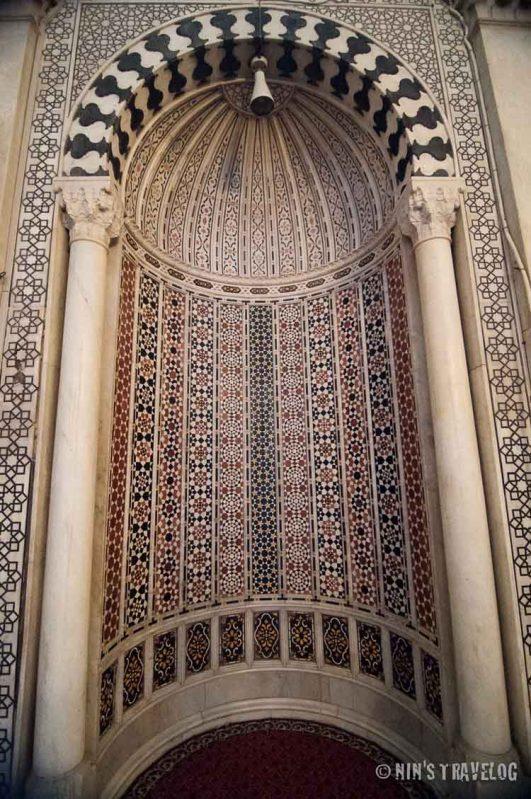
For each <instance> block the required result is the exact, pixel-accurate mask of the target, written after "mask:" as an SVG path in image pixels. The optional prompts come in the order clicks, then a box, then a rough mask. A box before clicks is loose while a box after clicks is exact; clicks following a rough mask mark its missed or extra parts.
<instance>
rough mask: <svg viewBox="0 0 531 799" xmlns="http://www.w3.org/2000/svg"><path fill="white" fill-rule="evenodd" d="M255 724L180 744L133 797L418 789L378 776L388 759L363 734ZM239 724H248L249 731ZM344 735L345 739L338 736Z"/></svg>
mask: <svg viewBox="0 0 531 799" xmlns="http://www.w3.org/2000/svg"><path fill="white" fill-rule="evenodd" d="M251 724H252V727H251V729H250V730H249V731H245V725H243V724H241V725H233V726H232V727H228V728H222V729H221V730H219V731H215V732H214V733H207V734H206V735H203V736H199V737H198V738H195V739H191V740H190V741H188V742H186V743H185V744H184V745H183V746H182V747H177V748H176V749H174V750H172V751H171V752H169V753H168V754H166V755H165V756H164V757H163V758H161V759H160V760H159V761H157V763H155V764H154V765H153V766H152V767H151V768H150V769H148V771H147V772H145V773H144V774H143V775H142V776H141V777H139V779H137V781H136V782H135V784H134V785H133V786H132V788H131V789H130V790H129V791H128V793H127V797H131V799H133V797H135V799H140V797H144V798H145V799H405V798H406V797H407V796H411V795H412V794H411V793H410V792H409V791H407V790H406V789H405V788H404V787H402V786H401V785H399V784H398V783H396V782H394V781H393V780H379V779H378V778H377V777H376V775H375V766H376V764H377V762H378V760H379V759H380V758H378V757H377V758H376V759H371V757H370V756H369V754H367V753H365V752H362V751H359V749H358V748H356V745H355V742H357V741H361V739H357V738H355V736H349V735H348V734H346V733H341V732H340V731H337V734H335V733H331V734H330V737H329V736H328V735H325V736H323V735H319V734H316V730H317V729H319V727H318V725H311V729H312V731H311V732H307V731H302V730H291V729H267V728H266V729H256V727H257V725H258V724H259V722H255V723H251ZM270 724H275V722H270ZM285 724H286V725H287V724H289V722H285ZM298 726H299V727H302V726H303V724H300V723H299V724H298ZM234 728H241V732H235V730H234ZM322 729H323V730H324V731H327V730H331V729H332V728H328V727H323V728H322ZM216 734H217V735H218V739H217V740H216ZM226 735H228V736H229V737H225V736H226ZM332 736H334V737H332ZM341 737H342V738H344V739H345V740H337V739H334V738H341ZM361 747H362V748H364V747H365V749H366V750H367V752H369V753H370V754H372V755H373V756H374V755H375V753H378V750H377V748H376V747H373V746H372V745H371V744H368V743H366V742H362V743H361ZM183 750H186V752H185V751H183ZM176 761H177V762H176ZM415 787H416V788H417V787H418V788H420V792H419V793H417V791H416V790H414V791H413V792H412V793H413V794H414V795H417V796H418V795H421V794H423V795H424V796H426V795H427V794H425V793H423V791H422V788H423V786H420V785H419V786H415Z"/></svg>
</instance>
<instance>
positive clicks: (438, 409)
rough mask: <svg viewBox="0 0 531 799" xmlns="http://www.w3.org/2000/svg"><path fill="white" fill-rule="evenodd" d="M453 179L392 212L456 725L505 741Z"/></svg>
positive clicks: (500, 746) (427, 186) (432, 181)
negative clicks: (406, 276) (420, 369)
mask: <svg viewBox="0 0 531 799" xmlns="http://www.w3.org/2000/svg"><path fill="white" fill-rule="evenodd" d="M460 188H461V183H460V181H459V180H457V179H452V178H413V179H412V180H411V183H410V186H409V187H408V190H407V191H406V193H405V196H403V197H402V199H401V201H400V204H399V210H398V218H399V223H400V226H401V228H402V231H403V233H405V235H407V236H408V237H409V238H410V239H411V241H412V242H413V248H414V254H415V262H416V267H417V275H418V286H419V294H420V303H421V311H422V324H423V331H424V340H425V347H426V359H427V368H428V382H429V393H430V403H431V411H432V418H433V433H434V439H435V456H436V463H437V476H438V487H439V495H440V503H441V514H442V526H443V539H444V551H445V559H446V567H447V574H448V589H449V599H450V612H451V621H452V631H453V642H454V654H455V669H456V681H457V694H458V702H459V716H460V734H461V737H462V739H463V741H464V743H465V744H466V746H467V747H468V748H469V749H471V750H473V751H475V752H478V753H484V754H485V755H490V756H493V755H502V754H504V753H506V752H508V751H509V750H510V748H511V738H510V732H509V717H508V710H507V696H506V687H505V676H504V668H503V657H502V649H501V638H500V628H499V619H498V609H497V602H496V591H495V585H494V570H493V563H492V555H491V548H490V538H489V529H488V523H487V512H486V506H485V496H484V491H483V480H482V475H481V467H480V460H479V451H478V444H477V438H476V430H475V423H474V413H473V407H472V398H471V393H470V385H469V380H468V369H467V363H466V357H465V348H464V340H463V332H462V327H461V317H460V311H459V304H458V298H457V288H456V281H455V275H454V265H453V258H452V249H451V230H452V227H453V225H454V224H455V217H456V211H457V209H458V208H459V198H460Z"/></svg>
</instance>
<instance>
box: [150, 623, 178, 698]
mask: <svg viewBox="0 0 531 799" xmlns="http://www.w3.org/2000/svg"><path fill="white" fill-rule="evenodd" d="M176 677H177V633H176V631H175V630H170V631H169V632H167V633H162V635H156V636H155V637H154V639H153V690H154V691H156V690H157V688H162V687H163V686H165V685H169V684H170V683H172V682H174V681H175V679H176Z"/></svg>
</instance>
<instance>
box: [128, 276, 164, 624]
mask: <svg viewBox="0 0 531 799" xmlns="http://www.w3.org/2000/svg"><path fill="white" fill-rule="evenodd" d="M159 297H160V284H159V282H158V281H156V280H154V279H153V278H152V277H150V276H149V275H148V274H146V273H142V274H141V276H140V287H139V297H138V316H137V327H138V329H137V341H136V348H137V361H136V369H135V401H134V418H133V439H132V445H131V446H132V461H133V464H134V467H133V469H132V470H131V489H130V497H129V538H128V541H127V577H126V593H125V596H126V601H125V623H126V626H127V627H134V626H135V625H137V624H141V623H142V622H144V621H145V620H146V619H147V616H148V609H149V606H148V602H149V583H150V553H151V530H152V522H151V519H152V501H153V465H154V461H155V407H156V393H157V358H158V343H159V342H158V323H159Z"/></svg>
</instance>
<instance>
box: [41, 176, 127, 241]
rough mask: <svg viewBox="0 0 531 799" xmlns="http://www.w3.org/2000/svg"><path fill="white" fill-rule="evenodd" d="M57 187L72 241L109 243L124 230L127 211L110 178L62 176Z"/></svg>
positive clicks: (65, 222)
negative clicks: (125, 211) (124, 218)
mask: <svg viewBox="0 0 531 799" xmlns="http://www.w3.org/2000/svg"><path fill="white" fill-rule="evenodd" d="M54 189H55V191H56V192H57V193H60V194H61V206H62V208H63V221H64V224H65V227H66V228H67V229H68V230H69V231H70V243H71V244H73V242H74V241H95V242H97V243H98V244H103V246H104V247H108V246H109V244H110V242H111V240H112V239H114V238H116V237H117V236H118V234H119V233H120V229H121V225H122V219H123V212H122V204H121V200H120V197H119V195H118V192H117V190H116V188H115V186H114V185H113V184H112V182H111V181H110V180H109V179H108V178H89V179H87V178H61V179H58V180H56V181H55V184H54Z"/></svg>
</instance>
